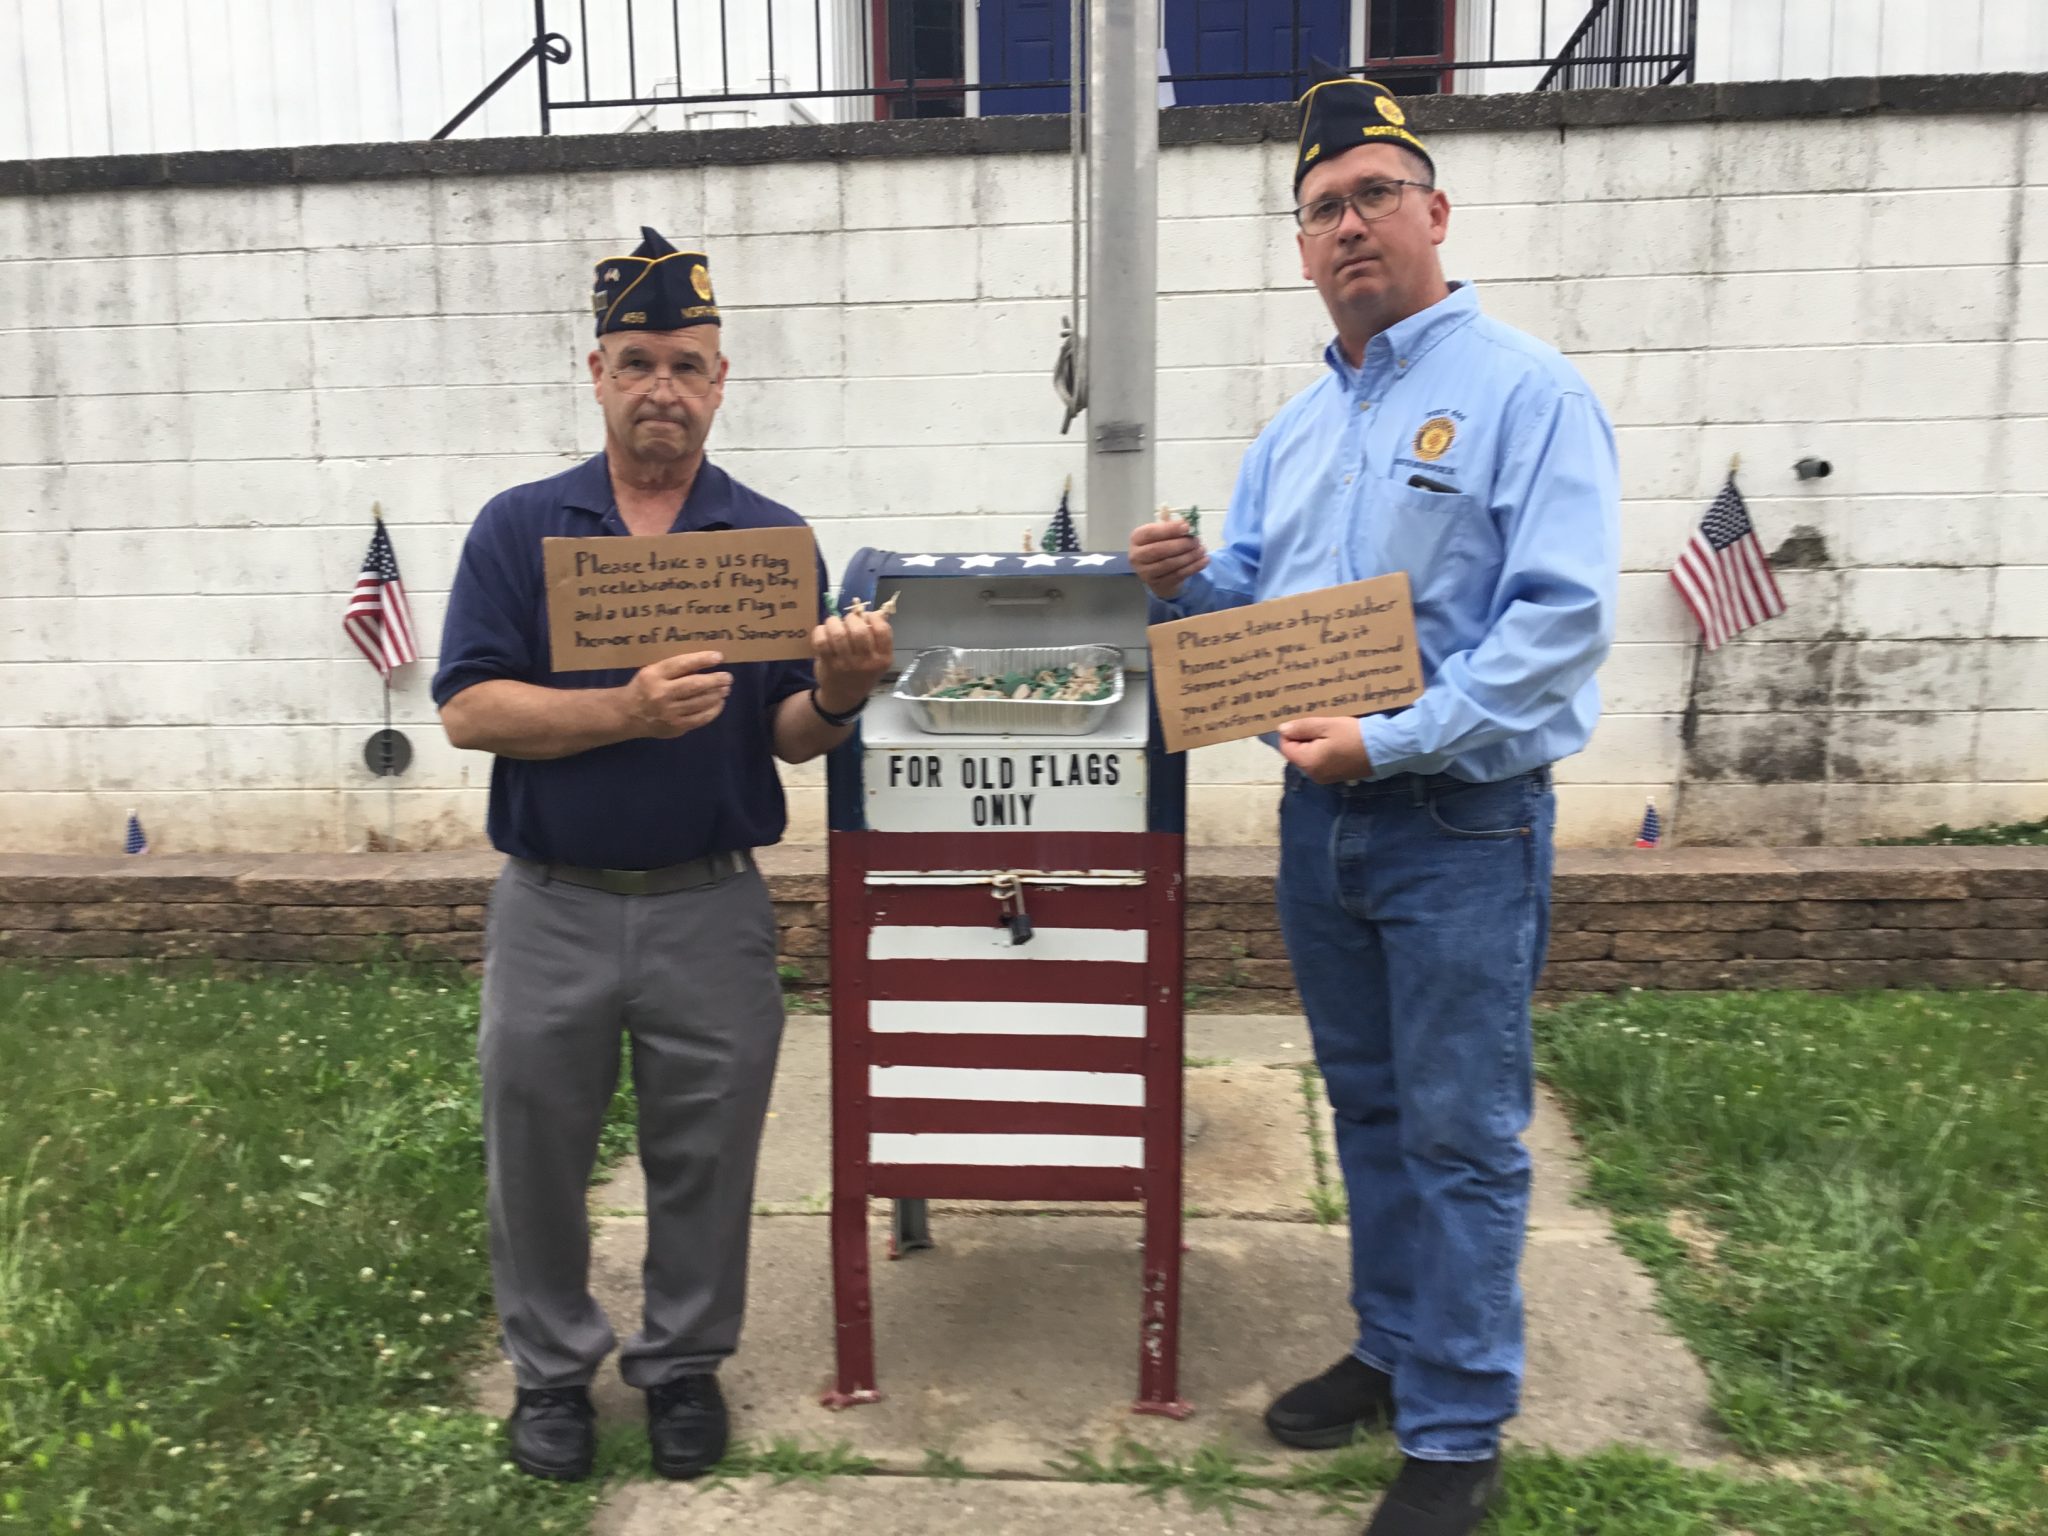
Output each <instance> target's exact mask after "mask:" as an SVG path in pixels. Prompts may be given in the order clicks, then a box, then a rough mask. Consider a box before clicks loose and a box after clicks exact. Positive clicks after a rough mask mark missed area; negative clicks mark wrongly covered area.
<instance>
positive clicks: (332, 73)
mask: <svg viewBox="0 0 2048 1536" xmlns="http://www.w3.org/2000/svg"><path fill="white" fill-rule="evenodd" d="M1365 6H1366V0H1354V8H1355V11H1354V15H1355V19H1354V25H1353V33H1354V38H1355V41H1354V52H1356V51H1357V50H1358V49H1359V48H1362V46H1363V43H1362V39H1363V38H1364V36H1365V28H1364V18H1365ZM1585 8H1586V7H1585V4H1584V3H1581V0H1466V3H1463V4H1461V5H1460V6H1459V7H1458V37H1457V51H1458V55H1459V56H1460V57H1461V58H1467V59H1477V58H1482V57H1492V58H1502V59H1509V58H1532V57H1538V56H1541V57H1546V58H1547V57H1550V56H1552V55H1553V54H1554V53H1555V51H1556V50H1557V49H1558V48H1560V47H1562V46H1563V45H1564V43H1565V42H1566V41H1567V40H1568V39H1569V37H1570V36H1571V33H1572V29H1573V28H1574V27H1576V26H1577V25H1578V22H1579V19H1580V18H1581V17H1582V16H1583V15H1584V14H1585ZM532 14H533V13H532V8H531V6H530V4H529V3H528V0H430V3H429V0H0V160H12V159H41V158H49V157H57V156H67V155H100V154H137V153H168V152H174V151H179V150H189V149H247V148H260V147H268V146H275V145H292V144H325V143H346V142H360V141H386V140H400V139H423V138H426V137H427V136H428V135H430V134H432V133H433V132H434V131H435V130H437V129H438V128H439V127H440V126H441V125H442V124H443V123H445V122H447V121H448V120H449V119H450V118H451V117H453V116H454V115H455V113H456V112H457V111H459V110H460V109H461V108H462V106H463V105H464V104H466V103H467V102H468V101H469V100H470V99H471V98H472V97H473V96H474V95H475V94H476V93H477V91H478V90H480V89H481V88H482V87H483V86H484V84H485V83H486V82H488V81H490V80H491V79H493V78H494V77H495V76H496V75H497V74H498V72H499V71H500V70H501V69H503V68H504V67H505V65H506V64H508V63H509V62H510V61H511V60H512V59H514V58H516V57H517V56H518V55H519V53H520V51H521V50H522V49H523V48H524V47H525V46H526V44H527V42H528V40H529V38H530V37H531V34H532V27H533V24H532ZM546 14H547V22H548V26H549V27H550V28H551V29H553V30H556V31H559V32H561V33H563V34H564V35H566V36H567V37H568V38H569V39H570V40H571V43H572V46H573V47H574V48H575V49H576V53H575V57H573V58H572V59H571V60H570V61H569V63H568V64H566V65H563V66H560V67H557V68H555V69H553V70H552V71H551V74H550V79H551V81H552V82H553V84H552V86H551V90H552V92H553V94H554V95H555V97H556V98H557V99H558V100H562V101H569V100H606V99H612V98H618V97H625V96H629V95H649V94H676V95H684V96H698V95H708V94H712V93H717V92H721V91H726V90H739V91H748V90H753V91H764V90H811V89H821V90H840V89H852V88H854V87H857V86H861V85H863V84H865V83H866V82H867V81H868V78H869V76H868V73H867V70H868V65H867V60H868V57H869V53H870V49H871V46H872V41H873V40H872V38H871V36H870V32H871V30H872V28H871V24H870V23H869V21H868V20H867V15H868V10H867V3H866V0H774V3H773V4H772V5H771V4H770V3H769V0H731V3H730V4H727V5H725V6H718V5H714V4H712V3H710V0H673V4H672V5H671V4H664V3H662V0H638V3H637V4H629V0H547V12H546ZM967 16H968V21H969V36H968V46H967V50H966V55H967V67H968V70H969V74H970V77H971V76H972V74H973V71H974V70H975V68H976V63H977V54H976V48H975V46H974V39H973V32H972V28H973V23H974V21H975V19H976V11H975V9H974V7H973V6H972V5H969V8H968V12H967ZM1699 17H1700V31H1699V54H1700V57H1699V71H1698V78H1699V79H1701V80H1770V79H1794V78H1820V77H1827V76H1846V75H1872V74H1886V75H1889V74H1934V73H1942V72H1963V73H1969V72H1975V71H1980V70H2048V3H2044V0H1700V7H1699ZM771 18H772V21H773V39H772V41H773V49H772V58H771V49H770V42H771V38H770V19H771ZM629 20H630V28H631V32H632V36H633V40H634V48H633V51H632V56H631V64H632V68H631V70H630V72H629V61H628V53H627V49H626V36H627V32H628V27H629ZM678 20H679V21H680V26H678V25H677V24H676V23H677V21H678ZM586 21H587V25H588V28H589V31H588V41H589V46H588V47H585V46H584V40H585V34H584V26H585V24H586ZM821 56H822V58H821ZM1542 73H1543V71H1542V70H1540V69H1523V70H1513V69H1500V70H1494V69H1488V70H1469V71H1463V72H1461V73H1460V74H1459V75H1458V89H1459V90H1460V91H1462V92H1477V93H1493V92H1501V91H1521V90H1529V89H1531V88H1533V87H1534V86H1535V84H1536V82H1537V80H1538V79H1539V78H1540V77H1541V76H1542ZM678 81H680V82H681V84H680V86H678V84H677V82H678ZM636 83H637V90H635V89H634V86H635V84H636ZM968 103H969V110H970V111H975V110H978V106H979V99H978V97H975V96H973V95H971V94H970V96H969V98H968ZM872 115H873V108H872V102H871V100H870V99H869V98H867V97H865V96H851V97H841V98H836V99H830V100H818V101H809V102H801V103H797V102H731V103H717V102H698V103H692V104H690V105H687V106H685V105H672V106H661V107H649V108H627V107H616V108H603V109H589V110H578V109H564V110H561V111H559V112H558V113H557V114H556V115H555V117H554V121H553V129H554V131H555V132H557V133H619V132H626V131H629V130H632V129H637V128H662V129H686V128H718V127H723V128H730V127H747V126H758V125H762V124H773V123H790V122H812V121H851V120H856V119H861V118H866V117H871V116H872ZM539 128H540V121H539V110H538V106H537V101H536V90H535V85H534V79H533V66H532V65H529V66H528V67H527V70H526V72H524V73H522V74H521V75H520V76H518V77H517V78H516V79H515V80H514V81H513V82H512V83H510V84H509V85H507V86H506V87H505V89H504V90H503V91H502V92H501V93H500V94H499V95H498V96H496V97H495V98H493V100H492V101H491V103H490V104H489V105H488V106H486V107H485V108H483V109H482V110H481V111H480V112H479V113H478V114H477V115H476V116H475V117H473V118H471V119H470V120H469V121H468V122H467V123H465V124H464V125H463V126H462V128H461V129H460V130H458V132H459V136H461V137H464V138H478V137H486V136H490V135H496V134H521V133H535V132H538V131H539Z"/></svg>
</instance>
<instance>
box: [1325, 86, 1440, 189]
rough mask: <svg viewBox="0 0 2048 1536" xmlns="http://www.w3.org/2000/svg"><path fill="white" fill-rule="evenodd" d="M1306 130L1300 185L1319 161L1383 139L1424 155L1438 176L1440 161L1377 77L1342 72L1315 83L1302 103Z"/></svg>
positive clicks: (1399, 103)
mask: <svg viewBox="0 0 2048 1536" xmlns="http://www.w3.org/2000/svg"><path fill="white" fill-rule="evenodd" d="M1298 105H1299V106H1300V107H1301V133H1300V135H1299V137H1297V138H1296V140H1295V144H1294V189H1295V191H1297V192H1299V191H1300V190H1301V179H1302V177H1304V176H1306V175H1307V174H1308V173H1309V168H1310V167H1311V166H1313V165H1314V164H1315V163H1316V162H1317V161H1318V160H1328V159H1332V158H1334V157H1335V156H1338V155H1341V154H1343V153H1344V151H1346V150H1347V149H1356V148H1358V146H1359V145H1361V144H1373V143H1378V142H1380V141H1382V140H1385V141H1388V142H1391V143H1395V144H1399V145H1401V146H1402V147H1403V148H1406V149H1412V150H1414V151H1415V153H1416V154H1418V155H1420V156H1422V159H1423V163H1424V164H1426V165H1427V166H1428V167H1429V173H1430V175H1431V176H1432V177H1434V176H1435V175H1436V162H1435V161H1434V160H1431V159H1430V158H1429V151H1428V149H1426V148H1425V147H1424V146H1423V143H1422V140H1420V139H1418V138H1417V137H1415V135H1414V134H1413V133H1411V132H1410V131H1409V129H1408V114H1407V113H1406V112H1405V111H1404V110H1402V107H1401V102H1400V99H1399V98H1398V97H1397V96H1395V95H1394V93H1393V92H1392V91H1390V90H1388V89H1387V88H1386V87H1385V86H1384V85H1381V84H1380V83H1379V81H1377V80H1354V79H1352V78H1351V77H1350V76H1349V75H1337V76H1335V78H1333V79H1328V80H1323V81H1321V82H1319V83H1317V84H1315V85H1312V86H1310V87H1309V88H1308V90H1307V91H1306V92H1305V93H1304V94H1303V95H1302V98H1301V101H1300V102H1299V103H1298Z"/></svg>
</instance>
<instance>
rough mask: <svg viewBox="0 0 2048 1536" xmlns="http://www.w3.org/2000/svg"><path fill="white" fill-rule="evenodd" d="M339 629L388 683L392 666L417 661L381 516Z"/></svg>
mask: <svg viewBox="0 0 2048 1536" xmlns="http://www.w3.org/2000/svg"><path fill="white" fill-rule="evenodd" d="M341 627H342V629H343V630H344V631H345V632H346V633H347V635H348V637H349V639H351V640H353V641H355V643H356V649H357V650H359V651H361V652H362V653H363V657H364V659H365V660H367V661H368V662H369V663H370V665H371V666H373V667H375V668H376V669H377V671H378V673H379V674H380V675H381V676H382V677H383V678H384V679H385V680H386V681H387V682H388V681H389V680H390V677H391V669H392V668H393V667H402V666H404V665H405V664H406V663H407V662H408V661H417V660H419V654H420V653H419V647H418V646H416V645H414V644H413V639H412V609H411V607H410V606H408V605H407V603H406V600H405V583H404V582H403V581H401V580H400V579H399V576H398V556H397V555H396V554H395V553H394V552H393V551H392V548H391V535H390V534H388V533H386V532H385V531H384V519H383V518H381V517H379V518H378V519H377V531H376V532H375V533H373V534H371V535H370V551H369V553H368V554H366V555H364V556H363V570H362V574H361V575H359V576H358V577H356V589H355V591H354V592H353V593H351V594H350V595H349V600H348V608H347V610H346V611H345V612H344V613H343V614H342V616H341Z"/></svg>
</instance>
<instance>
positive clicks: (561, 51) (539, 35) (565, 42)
mask: <svg viewBox="0 0 2048 1536" xmlns="http://www.w3.org/2000/svg"><path fill="white" fill-rule="evenodd" d="M534 9H535V11H536V12H538V11H539V9H540V7H539V5H538V4H536V5H535V7H534ZM570 51H571V50H570V48H569V39H567V38H566V37H564V36H562V34H561V33H559V32H536V33H535V34H534V39H533V41H532V42H531V43H529V44H527V46H526V52H524V53H522V54H521V55H519V57H518V58H516V59H514V60H513V61H512V62H511V63H510V64H507V65H506V66H505V68H504V71H503V72H502V73H501V74H500V75H499V76H498V78H497V79H495V80H493V81H492V82H491V83H490V84H489V85H487V86H485V87H484V88H483V89H482V90H480V91H478V92H477V93H476V95H475V97H474V98H473V99H472V100H471V101H470V103H469V105H468V106H466V107H464V108H463V109H462V110H461V111H460V112H458V113H456V114H455V115H454V116H453V117H451V118H449V119H448V121H447V122H445V123H443V124H442V125H441V130H440V132H438V133H436V134H435V135H434V137H435V138H437V139H445V138H447V137H448V135H449V134H451V133H453V132H454V131H455V130H456V129H458V128H460V127H461V126H462V125H463V124H464V123H466V122H468V121H469V119H470V118H471V116H472V115H474V114H475V112H476V109H477V108H478V107H481V106H482V105H483V104H484V103H485V102H487V101H489V100H490V99H491V98H492V97H493V96H495V95H497V94H498V92H499V91H501V90H503V89H504V88H505V84H506V82H507V81H509V80H510V79H511V78H512V77H513V76H514V75H516V74H518V73H519V71H520V70H522V69H524V68H526V66H527V65H528V64H530V63H532V62H533V61H534V60H535V59H536V58H538V59H543V60H545V61H546V63H548V64H566V63H568V62H569V54H570ZM540 131H541V132H542V133H546V132H547V131H548V72H547V70H546V68H545V67H543V68H542V69H541V71H540Z"/></svg>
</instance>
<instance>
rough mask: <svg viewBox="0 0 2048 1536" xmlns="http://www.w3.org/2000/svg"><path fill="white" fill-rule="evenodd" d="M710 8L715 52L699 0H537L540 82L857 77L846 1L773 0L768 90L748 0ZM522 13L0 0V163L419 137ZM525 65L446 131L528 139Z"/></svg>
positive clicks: (757, 120)
mask: <svg viewBox="0 0 2048 1536" xmlns="http://www.w3.org/2000/svg"><path fill="white" fill-rule="evenodd" d="M724 9H725V12H726V15H727V18H728V25H729V27H730V33H729V35H728V36H727V37H726V39H725V44H724V48H723V51H722V52H721V47H720V36H719V29H720V22H719V11H720V7H718V6H716V5H712V4H707V3H704V0H675V3H674V5H673V6H671V5H666V4H662V3H660V0H640V3H639V4H638V5H635V6H631V7H629V6H628V5H627V4H626V0H548V10H547V16H548V25H549V27H550V28H551V29H552V30H554V31H557V32H560V33H562V34H564V35H565V36H567V37H568V38H569V40H570V43H571V46H572V48H573V49H575V56H574V57H572V58H571V59H570V60H569V62H568V63H566V64H564V65H560V66H557V67H555V68H554V69H553V70H552V72H551V75H550V81H551V84H550V91H551V94H552V95H554V96H555V97H556V98H558V99H561V100H566V101H576V100H605V99H610V98H617V97H624V96H627V95H640V96H647V95H655V94H661V95H675V94H681V95H701V94H706V93H711V92H718V91H721V90H724V89H726V88H727V87H728V85H729V87H730V88H731V89H733V90H752V91H765V90H810V89H818V88H823V89H828V90H830V89H839V88H841V87H850V86H854V85H858V84H861V83H863V82H864V80H865V74H864V73H863V71H862V68H861V66H860V60H861V58H862V57H863V53H862V46H863V45H862V35H863V34H862V33H861V31H860V28H859V21H860V16H861V11H862V7H861V5H860V3H859V0H818V3H817V4H816V5H815V7H814V5H813V3H812V0H777V3H776V5H775V6H774V7H773V15H774V18H775V36H774V70H773V75H772V83H771V74H770V69H769V41H770V39H769V36H768V27H767V21H766V18H767V16H768V15H769V14H770V12H769V8H768V7H767V6H766V5H765V3H764V0H732V3H731V4H730V5H728V6H726V7H725V8H724ZM629 11H630V13H631V14H632V17H633V22H634V49H633V57H632V64H633V66H634V67H633V68H632V69H631V70H630V72H629V65H628V55H627V50H626V46H625V28H626V17H627V15H628V13H629ZM585 15H587V16H588V18H589V28H590V48H589V49H588V57H587V58H586V57H585V56H584V53H585V50H584V49H583V48H582V17H583V16H585ZM532 16H533V12H532V9H531V7H530V6H529V5H528V4H526V3H525V0H431V3H424V0H317V3H316V0H0V159H6V160H18V159H47V158H57V157H63V156H77V155H103V154H143V153H171V152H175V151H180V150H191V149H250V148H262V147H269V146H276V145H292V144H334V143H359V142H373V141H390V140H406V139H424V138H427V137H429V136H430V135H432V134H433V133H434V132H435V131H436V130H437V129H439V128H440V127H441V125H442V124H443V123H445V122H447V121H448V120H449V119H450V118H451V117H453V116H454V115H455V114H456V113H457V112H458V111H460V110H461V109H462V107H463V106H464V105H466V104H467V103H468V102H469V101H470V99H471V98H472V97H474V96H475V95H476V93H477V92H478V91H480V90H481V89H482V88H483V87H484V86H485V85H486V84H487V83H488V82H490V81H491V80H492V79H494V78H495V77H496V76H497V74H498V72H499V71H500V70H502V69H503V68H504V67H505V66H506V65H508V64H510V63H511V62H512V60H513V59H515V58H517V57H518V56H519V54H520V52H521V51H522V50H523V49H524V48H525V47H526V46H527V43H528V41H529V40H530V36H531V27H532V24H533V23H532ZM678 17H679V18H680V36H678V29H677V28H676V27H675V26H673V25H672V24H671V23H672V19H673V18H678ZM821 42H822V44H823V51H824V62H823V68H822V70H821V68H820V61H819V45H820V43H821ZM679 57H680V59H681V61H682V65H683V67H682V71H681V73H680V75H678V71H677V60H678V58H679ZM586 66H587V67H588V70H589V74H588V94H587V95H586V90H585V69H586ZM534 70H535V66H534V65H533V64H531V63H529V64H528V65H527V66H526V68H525V70H523V71H522V72H521V73H520V74H519V75H517V76H515V77H514V78H513V80H512V81H511V82H510V83H508V84H507V85H506V86H505V88H504V89H503V90H502V91H500V92H499V93H498V95H497V96H495V97H493V98H492V100H491V101H490V103H489V104H488V105H486V106H485V107H483V108H482V109H481V110H480V111H479V112H478V113H477V115H476V116H475V117H472V118H471V119H470V120H469V121H468V122H467V123H465V124H463V126H462V127H461V128H460V129H459V130H458V136H460V137H463V138H478V137H484V136H488V135H494V134H520V133H537V132H539V130H540V111H539V104H538V89H537V86H536V83H535V79H534ZM678 79H680V80H681V82H682V87H681V89H680V91H679V90H678V85H677V81H678ZM636 84H637V90H635V89H633V87H634V86H635V85H636ZM869 110H870V108H869V105H868V103H867V101H866V100H865V99H864V98H860V97H851V98H842V99H841V100H838V101H831V102H810V103H804V104H802V105H801V106H799V105H796V104H792V103H785V102H738V103H733V104H731V105H728V106H721V105H719V104H717V103H709V104H698V105H692V106H665V107H659V108H647V109H635V108H630V107H610V108H598V109H587V110H566V111H563V112H562V113H561V114H560V115H559V116H558V117H556V119H555V121H554V125H553V126H554V131H555V132H557V133H583V132H588V133H616V132H621V131H625V130H627V129H631V128H645V127H659V128H691V127H747V126H751V125H759V124H766V123H788V122H804V121H812V120H837V119H840V118H845V117H854V116H859V115H862V114H864V113H866V112H868V111H869Z"/></svg>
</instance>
